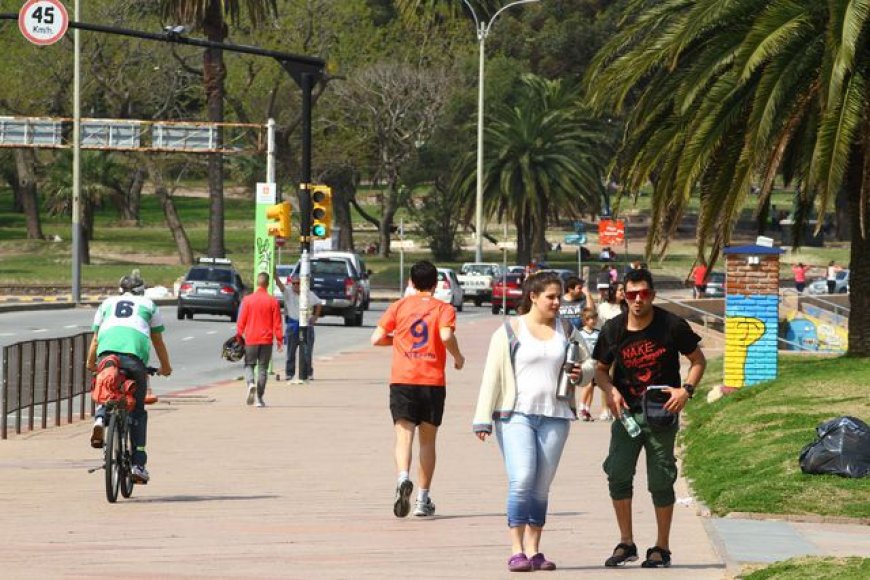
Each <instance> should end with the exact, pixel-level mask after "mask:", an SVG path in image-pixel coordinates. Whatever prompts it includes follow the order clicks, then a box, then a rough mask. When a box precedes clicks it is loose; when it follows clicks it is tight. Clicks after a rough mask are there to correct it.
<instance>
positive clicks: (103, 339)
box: [94, 294, 163, 365]
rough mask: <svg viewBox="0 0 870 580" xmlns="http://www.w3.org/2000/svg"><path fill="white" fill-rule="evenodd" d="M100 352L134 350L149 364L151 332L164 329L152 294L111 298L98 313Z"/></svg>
mask: <svg viewBox="0 0 870 580" xmlns="http://www.w3.org/2000/svg"><path fill="white" fill-rule="evenodd" d="M94 332H97V355H101V354H103V353H104V352H107V351H108V352H120V353H125V354H132V355H134V356H136V357H138V358H139V360H141V361H142V362H143V363H145V364H146V365H147V364H148V357H149V356H150V355H151V333H152V332H163V317H162V316H160V310H158V309H157V305H156V304H154V302H152V301H151V299H150V298H145V297H144V296H136V295H134V294H123V295H121V296H113V297H111V298H107V299H106V300H105V301H104V302H103V303H102V304H100V307H99V308H98V309H97V313H96V314H95V315H94Z"/></svg>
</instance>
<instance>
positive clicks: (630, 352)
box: [593, 270, 706, 568]
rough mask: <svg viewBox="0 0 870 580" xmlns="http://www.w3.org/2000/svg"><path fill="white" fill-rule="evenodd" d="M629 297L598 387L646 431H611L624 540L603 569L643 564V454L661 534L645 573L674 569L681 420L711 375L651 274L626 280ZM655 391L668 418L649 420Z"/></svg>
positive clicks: (613, 486)
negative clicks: (639, 487) (635, 498)
mask: <svg viewBox="0 0 870 580" xmlns="http://www.w3.org/2000/svg"><path fill="white" fill-rule="evenodd" d="M625 296H626V298H627V299H628V305H629V307H628V310H627V311H626V312H625V313H624V314H620V315H619V316H617V317H616V318H613V319H611V320H609V321H608V322H607V323H606V324H605V325H604V328H603V329H602V330H601V335H600V336H599V337H598V343H597V344H596V345H595V350H594V351H593V358H594V359H595V360H596V361H597V362H598V365H597V369H596V372H595V382H596V383H597V384H598V386H599V387H600V388H601V389H602V391H604V393H605V394H606V396H607V401H608V405H609V406H610V410H611V411H612V412H613V414H614V416H616V417H620V416H621V415H623V414H625V415H626V416H627V419H626V421H628V422H631V421H633V422H636V425H634V427H637V426H639V427H640V429H639V433H635V434H634V435H632V434H630V433H629V431H628V430H627V429H626V427H625V426H624V424H623V422H622V421H614V422H613V425H612V426H611V428H610V449H609V451H608V454H607V459H606V460H605V461H604V466H603V467H604V472H605V473H606V474H607V483H608V487H609V491H610V498H611V500H612V501H613V510H614V512H615V514H616V521H617V524H618V526H619V534H620V539H619V543H618V544H617V545H616V548H615V549H614V550H613V554H612V555H611V556H610V557H609V558H608V559H607V560H606V562H605V563H604V565H605V566H607V567H615V566H619V565H622V564H624V563H626V562H630V561H634V560H637V558H638V555H637V546H636V545H635V543H634V537H633V531H632V530H633V528H632V514H631V509H632V495H633V491H634V487H633V486H634V474H635V470H636V468H637V459H638V456H639V455H640V451H641V449H643V450H644V452H645V454H646V470H647V487H648V489H649V492H650V494H651V495H652V501H653V506H654V508H655V517H656V525H657V530H658V533H657V537H656V543H655V545H654V546H653V547H652V548H650V549H648V550H647V551H646V559H645V560H644V562H643V564H642V566H643V567H644V568H658V567H668V566H670V565H671V551H670V531H671V520H672V519H673V515H674V503H675V501H676V497H675V495H674V482H675V481H676V479H677V462H676V459H675V457H674V441H675V440H676V436H677V431H678V430H679V420H678V417H677V415H678V414H679V412H680V411H682V410H683V407H684V406H685V405H686V403H687V402H688V400H689V399H691V398H692V395H693V394H694V392H695V385H697V384H698V382H699V381H700V380H701V377H702V376H703V375H704V369H705V367H706V360H705V358H704V353H703V352H702V351H701V349H700V348H699V347H698V343H699V342H700V341H701V337H700V336H698V335H697V334H695V333H694V332H693V331H692V329H691V328H690V327H689V324H688V323H687V322H686V321H685V320H684V319H682V318H680V317H679V316H676V315H674V314H671V313H670V312H668V311H667V310H664V309H662V308H658V307H656V306H653V299H654V298H655V288H654V286H653V278H652V275H651V274H650V273H649V272H648V271H647V270H634V271H632V272H630V273H629V274H627V275H626V276H625ZM680 354H682V355H683V356H685V357H686V358H687V359H688V361H689V363H690V367H689V370H688V374H687V376H686V381H685V382H682V381H681V380H680ZM611 368H612V369H613V374H612V376H611ZM650 387H656V394H660V395H662V396H665V397H667V401H666V402H665V403H664V407H663V411H664V412H665V413H664V415H659V416H658V417H656V416H653V415H649V416H648V415H647V412H646V411H645V410H644V403H646V400H645V397H647V396H648V394H647V390H648V389H650Z"/></svg>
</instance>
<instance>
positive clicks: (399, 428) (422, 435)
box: [371, 260, 465, 518]
mask: <svg viewBox="0 0 870 580" xmlns="http://www.w3.org/2000/svg"><path fill="white" fill-rule="evenodd" d="M411 283H412V284H413V285H414V288H415V290H416V293H415V294H412V295H410V296H406V297H404V298H402V299H401V300H399V301H397V302H394V303H393V304H391V305H390V307H389V308H387V311H386V312H385V313H384V315H383V316H382V317H381V320H380V321H379V322H378V327H377V328H376V329H375V331H374V332H373V333H372V336H371V343H372V345H374V346H392V347H393V364H392V368H391V371H390V413H391V415H392V418H393V430H394V432H395V436H396V442H395V448H394V453H395V458H396V470H397V471H398V482H397V483H396V497H395V500H394V502H393V515H395V516H396V517H397V518H403V517H405V516H407V515H408V513H409V512H410V511H411V504H410V497H411V492H412V491H413V489H414V484H413V483H411V478H410V470H411V455H412V444H413V442H414V435H415V434H416V435H417V436H418V437H419V447H420V458H419V463H420V469H419V480H418V483H419V484H420V491H419V492H418V495H417V501H416V504H415V506H414V515H415V516H417V517H427V516H433V515H435V504H434V503H433V502H432V498H431V497H430V496H429V490H430V488H431V485H432V477H433V475H434V474H435V440H436V437H437V435H438V427H439V426H440V425H441V420H442V418H443V415H444V400H445V398H446V396H447V388H446V384H447V380H446V377H445V374H444V367H445V366H446V363H447V353H448V352H449V353H450V355H451V356H452V357H453V366H454V368H456V369H457V370H460V369H462V366H463V365H464V364H465V358H464V357H463V356H462V353H461V352H460V350H459V343H458V342H457V341H456V336H455V335H454V332H455V330H456V310H455V309H454V308H453V306H451V305H450V304H447V303H446V302H442V301H440V300H438V299H437V298H435V297H434V296H433V295H432V293H433V292H434V291H435V286H436V285H437V284H438V270H437V268H435V266H434V264H432V263H431V262H428V261H426V260H423V261H421V262H417V263H416V264H414V265H413V266H412V267H411Z"/></svg>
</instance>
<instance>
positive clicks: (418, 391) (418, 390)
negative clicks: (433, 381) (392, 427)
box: [390, 384, 447, 427]
mask: <svg viewBox="0 0 870 580" xmlns="http://www.w3.org/2000/svg"><path fill="white" fill-rule="evenodd" d="M445 398H447V389H446V388H445V387H431V386H428V385H396V384H393V385H390V413H392V415H393V423H395V422H396V421H398V420H399V419H405V420H407V421H410V422H411V423H413V424H414V425H419V424H420V423H430V424H432V425H435V426H436V427H438V426H440V425H441V418H442V417H443V416H444V399H445Z"/></svg>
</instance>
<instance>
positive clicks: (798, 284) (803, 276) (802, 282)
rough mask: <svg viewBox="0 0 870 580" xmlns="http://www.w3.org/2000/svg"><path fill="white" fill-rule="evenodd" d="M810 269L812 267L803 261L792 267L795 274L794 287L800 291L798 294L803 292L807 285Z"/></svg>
mask: <svg viewBox="0 0 870 580" xmlns="http://www.w3.org/2000/svg"><path fill="white" fill-rule="evenodd" d="M809 269H810V267H809V266H807V265H805V264H804V263H803V262H798V263H797V264H795V265H794V266H792V267H791V271H792V273H793V274H794V289H795V290H797V291H798V294H803V292H804V288H806V287H807V270H809Z"/></svg>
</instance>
